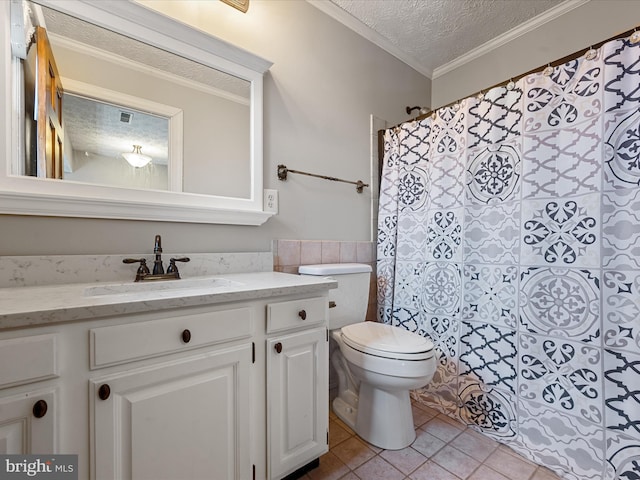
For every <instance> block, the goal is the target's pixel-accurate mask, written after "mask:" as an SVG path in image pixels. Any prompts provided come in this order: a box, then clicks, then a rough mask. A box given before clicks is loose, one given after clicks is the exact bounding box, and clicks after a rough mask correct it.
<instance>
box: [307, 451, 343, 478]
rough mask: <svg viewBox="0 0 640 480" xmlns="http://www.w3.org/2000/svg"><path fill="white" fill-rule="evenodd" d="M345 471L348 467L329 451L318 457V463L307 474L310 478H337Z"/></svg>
mask: <svg viewBox="0 0 640 480" xmlns="http://www.w3.org/2000/svg"><path fill="white" fill-rule="evenodd" d="M347 473H349V467H347V465H345V463H344V462H343V461H342V460H340V459H339V458H338V457H336V456H335V455H334V454H333V452H329V453H325V454H324V455H323V456H322V457H320V465H319V466H318V467H317V468H314V469H313V470H311V471H310V472H309V473H307V476H308V477H309V478H310V479H311V480H338V479H339V478H342V477H343V476H345V475H346V474H347Z"/></svg>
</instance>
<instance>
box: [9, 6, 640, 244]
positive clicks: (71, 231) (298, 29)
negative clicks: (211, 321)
mask: <svg viewBox="0 0 640 480" xmlns="http://www.w3.org/2000/svg"><path fill="white" fill-rule="evenodd" d="M143 3H144V2H143ZM148 3H149V4H150V5H152V6H153V7H154V8H157V9H160V10H161V11H164V12H165V13H171V14H172V15H173V16H175V17H177V18H179V19H180V20H182V21H185V22H187V23H191V24H193V25H195V26H197V27H199V28H201V29H203V30H207V31H209V32H210V33H213V34H214V35H216V36H218V37H220V38H222V39H224V40H226V41H229V42H230V43H233V44H236V45H238V46H240V47H241V48H244V49H246V50H249V51H251V52H253V53H255V54H257V55H260V56H262V57H265V58H267V59H268V60H271V61H273V62H274V65H273V67H272V68H271V70H270V72H269V74H268V75H267V77H266V79H265V146H264V147H265V148H264V153H265V173H264V182H265V188H275V189H278V190H279V193H280V213H279V215H278V216H276V217H273V218H272V219H270V220H269V221H268V222H267V223H266V224H264V225H263V226H260V227H240V226H225V225H198V224H181V223H163V222H144V221H117V220H97V219H64V218H44V217H42V218H39V217H20V216H0V232H1V233H2V234H1V235H0V255H41V254H42V255H46V254H74V253H77V254H87V253H103V254H108V253H122V252H129V253H135V252H141V253H148V252H150V250H151V248H152V246H153V245H152V242H153V235H154V234H156V233H160V234H162V235H163V246H164V247H165V250H166V251H179V252H225V251H228V252H233V251H251V250H261V251H266V250H269V248H270V242H271V240H272V239H297V240H308V239H311V240H344V241H363V240H364V241H366V240H369V239H370V222H371V220H370V218H371V212H370V201H371V197H370V193H369V192H368V189H365V192H367V193H366V194H362V195H358V194H356V193H355V191H354V189H353V188H352V187H351V186H350V185H343V184H335V183H332V182H327V181H322V180H318V179H314V178H308V177H303V176H299V175H298V176H294V175H291V176H290V179H289V180H288V181H287V182H281V181H279V180H278V179H277V178H276V166H277V165H278V164H279V163H284V164H286V165H287V166H288V167H289V168H293V169H298V170H308V171H312V172H317V173H322V174H327V175H332V176H338V177H343V178H348V179H354V180H355V179H358V178H359V179H362V180H364V181H365V182H366V181H368V179H369V175H370V158H369V157H370V155H369V148H370V137H369V115H370V114H373V115H375V116H376V117H378V118H381V119H385V120H388V121H389V122H390V123H391V124H395V123H399V122H401V121H404V120H406V119H407V116H406V114H405V112H404V108H405V106H407V105H429V104H431V105H433V106H435V107H438V106H441V105H444V104H447V103H449V102H452V101H455V100H457V99H460V98H464V97H466V96H468V95H470V94H473V93H475V92H476V91H478V90H480V89H482V88H486V87H487V86H490V85H493V84H495V83H498V82H501V81H504V80H506V79H508V78H509V76H515V75H518V74H521V73H523V72H525V71H527V70H530V69H533V68H536V67H538V66H540V65H544V64H546V63H547V62H549V61H553V60H555V59H558V58H560V57H563V56H564V55H567V54H569V53H572V52H574V51H576V50H578V49H580V48H584V47H588V45H589V43H590V42H597V41H599V40H603V39H604V38H607V37H609V36H611V35H613V34H615V33H618V32H621V31H624V30H627V29H629V28H632V27H633V26H634V25H635V23H637V22H638V21H639V20H638V19H640V2H638V1H636V0H628V1H620V0H608V1H604V0H592V1H590V2H588V3H586V4H585V5H582V6H581V7H579V8H577V9H575V10H573V11H571V12H569V13H567V14H565V15H564V16H563V17H562V18H559V19H557V20H554V21H552V22H549V23H547V24H546V25H543V26H542V27H540V28H539V29H538V30H537V31H534V32H531V33H528V34H527V35H525V36H523V37H520V38H518V39H516V40H514V41H512V42H511V43H509V44H507V45H504V46H502V47H500V48H499V49H498V50H496V51H495V52H491V53H489V54H487V55H484V56H483V57H482V58H479V59H478V60H476V61H473V62H470V63H468V64H466V65H464V66H462V67H459V68H458V69H456V70H455V71H452V72H450V73H448V74H446V75H442V76H440V77H438V78H436V79H435V80H434V81H433V97H432V94H431V82H430V81H429V80H428V79H426V78H425V77H423V76H422V75H420V74H418V73H417V72H416V71H415V70H413V69H411V68H409V67H408V66H406V65H404V64H403V63H402V62H400V61H399V60H397V59H395V58H394V57H392V56H391V55H389V54H387V53H386V52H384V51H383V50H381V49H379V48H377V47H375V46H374V45H372V44H371V43H369V42H368V41H366V40H364V39H363V38H362V37H360V36H358V35H357V34H355V33H354V32H352V31H351V30H349V29H347V28H346V27H344V26H342V25H341V24H339V23H338V22H336V21H335V20H333V19H331V18H330V17H328V16H326V15H325V14H323V13H322V12H320V11H319V10H317V9H316V8H315V7H313V6H311V5H310V4H308V3H307V2H305V1H302V0H296V1H293V0H251V6H250V9H249V12H248V13H247V14H242V13H240V12H238V11H236V10H234V9H232V8H230V7H228V6H226V5H224V4H222V2H200V1H195V2H188V3H187V2H165V1H153V2H148ZM430 100H432V101H430Z"/></svg>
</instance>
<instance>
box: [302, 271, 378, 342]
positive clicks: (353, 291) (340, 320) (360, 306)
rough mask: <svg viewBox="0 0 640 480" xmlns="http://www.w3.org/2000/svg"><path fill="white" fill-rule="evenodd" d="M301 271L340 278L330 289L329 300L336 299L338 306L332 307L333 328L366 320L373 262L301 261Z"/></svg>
mask: <svg viewBox="0 0 640 480" xmlns="http://www.w3.org/2000/svg"><path fill="white" fill-rule="evenodd" d="M298 273H299V274H300V275H315V276H321V277H331V278H332V279H333V280H335V281H336V282H338V288H335V289H333V290H329V302H335V307H330V308H329V329H330V330H334V329H336V328H342V327H344V326H346V325H351V324H352V323H358V322H364V321H365V316H366V314H367V306H368V304H369V284H370V281H371V266H370V265H365V264H362V263H325V264H319V265H301V266H300V267H298ZM330 305H331V304H330Z"/></svg>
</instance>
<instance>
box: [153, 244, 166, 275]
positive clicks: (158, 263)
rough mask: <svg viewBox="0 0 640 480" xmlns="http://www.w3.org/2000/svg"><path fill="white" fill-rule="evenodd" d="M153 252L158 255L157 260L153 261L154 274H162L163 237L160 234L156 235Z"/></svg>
mask: <svg viewBox="0 0 640 480" xmlns="http://www.w3.org/2000/svg"><path fill="white" fill-rule="evenodd" d="M153 253H155V255H156V260H155V261H154V262H153V274H154V275H161V274H163V273H164V267H163V266H162V239H161V238H160V235H156V241H155V245H154V247H153Z"/></svg>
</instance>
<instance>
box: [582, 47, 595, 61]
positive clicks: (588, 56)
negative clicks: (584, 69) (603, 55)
mask: <svg viewBox="0 0 640 480" xmlns="http://www.w3.org/2000/svg"><path fill="white" fill-rule="evenodd" d="M597 56H598V51H597V50H596V49H595V48H593V47H589V50H587V53H586V54H585V56H584V58H586V59H587V60H593V59H594V58H596V57H597Z"/></svg>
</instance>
